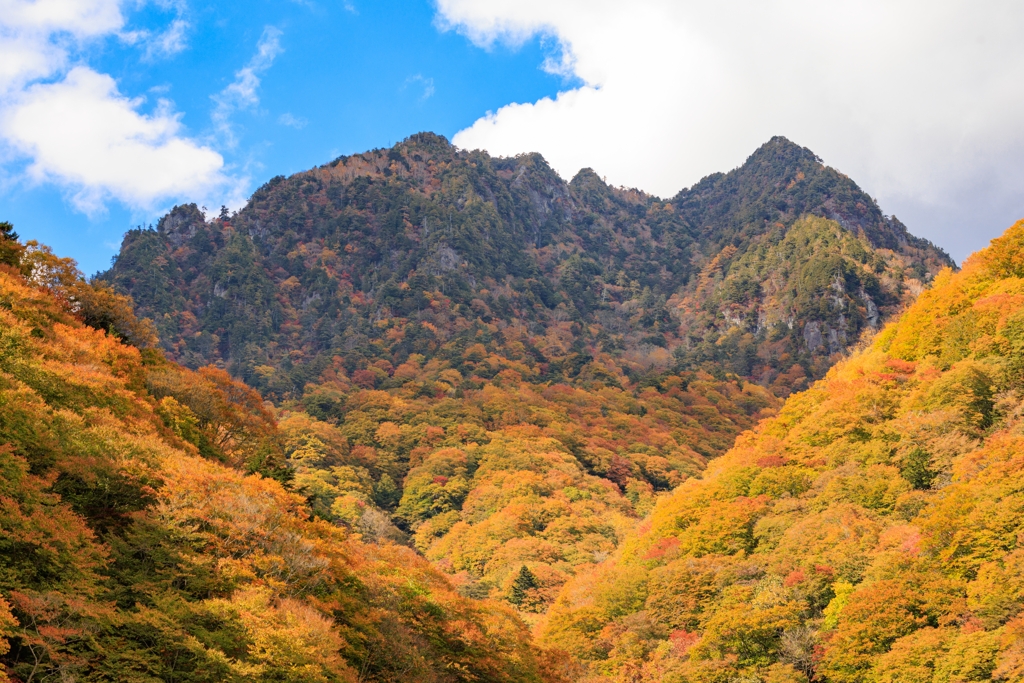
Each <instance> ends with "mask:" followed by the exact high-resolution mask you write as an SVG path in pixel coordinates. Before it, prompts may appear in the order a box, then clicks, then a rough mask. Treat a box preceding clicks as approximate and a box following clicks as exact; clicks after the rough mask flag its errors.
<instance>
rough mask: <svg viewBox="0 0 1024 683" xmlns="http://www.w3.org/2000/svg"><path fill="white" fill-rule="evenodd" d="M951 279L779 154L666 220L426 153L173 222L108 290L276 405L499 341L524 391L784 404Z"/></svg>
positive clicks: (530, 176)
mask: <svg viewBox="0 0 1024 683" xmlns="http://www.w3.org/2000/svg"><path fill="white" fill-rule="evenodd" d="M807 216H818V217H820V218H823V219H825V220H817V221H815V220H809V219H805V220H803V222H801V219H804V218H805V217H807ZM795 224H799V225H801V233H800V236H799V237H796V236H794V235H793V234H792V227H793V226H794V225H795ZM796 242H799V244H796ZM794 259H795V260H794ZM779 262H784V263H786V264H787V266H788V268H787V269H782V270H780V269H779V268H777V267H776V265H777V264H778V263H779ZM950 264H951V262H950V261H949V259H948V257H947V256H946V255H945V254H944V253H942V252H941V251H940V250H937V249H936V248H935V247H933V246H932V245H930V244H929V243H927V242H925V241H923V240H919V239H917V238H914V237H912V236H910V235H908V234H907V232H906V229H905V228H904V227H903V226H902V224H900V223H899V221H897V220H895V219H889V218H886V217H885V216H884V215H883V214H882V213H881V211H880V210H879V208H878V206H877V205H876V204H875V203H874V201H873V200H871V198H870V197H868V196H867V195H866V194H864V193H863V192H862V191H861V190H860V189H859V188H858V187H857V186H856V185H855V184H854V183H853V182H852V181H851V180H850V179H849V178H846V177H845V176H843V175H841V174H840V173H838V172H836V171H834V170H833V169H830V168H827V167H825V166H823V165H822V164H821V162H820V161H819V160H818V159H817V158H816V157H815V156H814V155H813V154H812V153H811V152H810V151H808V150H806V149H803V148H801V147H798V146H796V145H794V144H792V143H791V142H789V141H788V140H785V139H784V138H774V139H772V140H771V141H770V142H768V143H767V144H765V145H764V146H763V147H761V148H760V149H758V150H757V151H756V152H755V153H754V154H753V155H751V157H750V159H748V161H747V162H746V163H745V164H744V165H743V166H742V167H741V168H739V169H736V170H734V171H732V172H730V173H728V174H724V175H722V174H719V175H715V176H711V177H709V178H706V179H705V180H703V181H701V182H700V183H699V184H697V185H696V186H694V187H693V188H691V189H690V190H685V191H683V192H681V193H680V194H679V195H677V196H676V197H674V198H672V199H671V200H669V201H661V200H658V199H656V198H654V197H650V196H648V195H645V194H643V193H641V192H638V191H636V190H626V189H621V188H620V189H616V188H612V187H609V186H607V185H606V184H605V183H604V182H603V181H602V180H601V179H600V178H599V177H598V176H597V175H596V174H595V173H594V172H593V171H590V170H589V169H586V170H583V171H580V173H579V174H578V175H577V176H576V177H575V178H573V180H572V181H571V182H569V183H566V182H564V181H563V180H561V179H560V178H559V177H558V176H557V175H556V174H555V173H554V172H553V171H552V170H551V169H550V167H548V166H547V164H546V163H545V162H544V160H543V159H542V158H541V157H540V156H539V155H536V154H533V155H523V156H520V157H516V158H509V159H496V158H492V157H490V156H488V155H486V154H485V153H482V152H466V151H462V150H458V149H456V148H454V147H452V146H451V145H450V144H448V142H447V141H446V140H445V139H444V138H441V137H438V136H435V135H431V134H420V135H415V136H412V137H411V138H409V139H408V140H406V141H404V142H402V143H399V144H398V145H396V146H395V147H394V148H392V149H388V150H375V151H372V152H367V153H365V154H361V155H356V156H352V157H343V158H340V159H338V160H336V161H335V162H333V163H331V164H328V165H326V166H322V167H320V168H316V169H313V170H311V171H308V172H305V173H299V174H296V175H294V176H291V177H289V178H283V177H278V178H274V179H273V180H271V181H270V182H269V183H267V184H266V185H264V186H263V187H262V188H260V189H259V190H258V191H257V192H256V193H255V194H254V195H253V197H252V199H251V200H250V201H249V203H248V204H247V205H246V206H245V207H244V208H243V209H242V210H241V211H240V212H238V214H236V215H233V216H229V215H228V214H227V213H226V212H224V213H223V214H222V215H221V217H220V218H217V219H214V220H212V221H206V220H204V217H203V215H202V214H201V213H200V212H199V210H198V209H197V208H196V207H195V206H194V205H190V206H182V207H176V208H175V209H174V210H173V211H172V212H171V213H170V214H168V215H167V216H165V217H164V218H163V219H161V221H160V222H159V224H158V226H157V229H156V230H143V229H139V230H134V231H131V232H129V233H128V234H127V235H126V237H125V241H124V244H123V245H122V249H121V253H120V254H119V256H118V258H117V260H116V262H115V264H114V266H113V267H112V268H111V270H110V271H108V272H107V273H106V274H104V275H103V276H102V277H103V279H105V280H107V281H109V282H111V283H113V284H114V285H115V286H116V287H117V288H118V289H120V290H121V291H124V292H126V293H129V294H131V295H132V296H133V298H134V299H135V301H136V303H137V305H138V312H139V314H140V316H142V317H148V318H151V319H152V320H153V321H154V322H155V323H156V326H157V328H158V329H159V332H160V338H161V340H162V344H163V346H164V348H165V349H166V350H167V352H168V353H169V354H170V355H171V357H172V358H174V359H176V360H180V361H181V362H183V363H185V364H186V365H188V366H189V367H198V366H200V365H205V364H209V363H218V364H221V365H223V366H224V367H228V368H229V369H230V370H231V372H232V374H234V375H235V376H237V377H241V378H243V379H244V380H245V381H246V382H247V383H249V384H250V385H251V386H254V387H256V388H258V389H260V390H262V391H264V392H267V393H269V394H270V395H272V396H274V397H277V398H283V397H288V396H291V397H297V396H300V395H301V394H302V392H303V391H304V388H305V386H306V385H307V383H309V382H316V381H317V379H318V377H319V376H320V374H321V373H322V372H323V371H324V370H325V369H326V368H328V367H329V366H330V365H331V363H332V359H333V358H334V357H336V356H337V357H340V358H341V359H342V360H343V363H344V365H345V369H346V371H347V372H348V373H353V372H355V371H358V370H365V369H367V368H368V367H369V366H373V365H374V364H375V363H380V362H386V363H388V364H389V365H390V366H391V367H397V366H398V365H400V364H401V363H403V362H405V360H406V359H407V358H408V357H409V355H410V354H421V355H423V356H425V357H426V358H428V359H430V358H433V357H435V356H436V355H438V354H441V355H442V356H443V355H444V351H445V349H447V348H450V346H451V345H452V344H455V345H458V344H460V343H462V341H461V340H473V339H474V337H475V336H476V335H478V334H479V333H480V332H481V331H486V330H488V328H490V327H494V326H496V328H497V329H496V330H494V332H497V334H494V335H493V336H494V339H493V340H492V341H490V342H486V343H485V348H486V350H487V351H488V352H496V353H498V354H499V355H503V356H506V357H508V358H510V359H512V360H515V361H516V362H518V363H520V364H522V365H524V366H526V367H527V368H529V369H530V370H531V371H532V374H533V376H532V377H531V381H540V382H547V381H565V380H574V379H575V378H577V377H578V376H579V375H580V374H581V373H583V372H585V369H586V368H587V366H588V363H590V362H592V361H593V359H594V357H595V356H596V355H598V354H604V355H605V356H606V357H607V358H606V360H605V361H604V362H605V363H606V364H607V363H608V362H611V363H612V364H613V365H615V366H617V367H619V368H621V370H622V371H624V372H625V373H627V374H628V375H629V376H630V377H636V376H639V375H642V374H644V373H645V372H648V371H650V370H651V369H654V370H664V369H667V368H670V367H674V368H675V369H676V370H677V371H678V370H695V369H698V368H700V369H703V370H705V371H708V372H710V373H712V374H714V375H716V376H721V375H722V373H723V372H727V373H733V374H736V375H738V376H740V377H744V378H748V379H752V380H754V381H757V382H759V383H761V384H763V385H765V386H772V387H773V390H774V391H775V392H776V393H777V394H779V395H785V394H787V393H788V392H789V391H790V390H791V389H793V388H801V386H802V385H801V382H802V381H804V378H805V377H819V376H821V375H822V374H823V373H824V371H825V369H827V367H828V365H829V364H830V363H831V362H833V359H834V358H835V357H836V354H837V353H840V352H842V351H844V350H845V349H846V348H848V347H849V345H850V344H852V343H854V342H855V341H856V339H857V338H858V336H859V334H860V333H861V332H862V331H863V330H864V329H866V328H869V327H873V326H876V325H877V324H878V322H879V321H880V320H884V319H885V318H886V317H887V316H888V315H891V314H892V312H893V311H895V310H896V309H898V308H899V307H900V305H902V303H903V302H904V301H905V300H906V298H907V296H908V295H913V294H916V293H917V292H918V291H920V289H921V288H922V286H923V284H924V283H926V282H927V281H928V280H929V278H930V277H932V276H933V275H934V274H935V273H936V272H938V270H939V268H941V267H943V266H945V265H950ZM823 302H824V303H823ZM566 323H568V324H567V325H566ZM563 328H564V330H563ZM510 332H511V333H514V334H515V335H516V336H517V337H519V338H521V340H522V341H523V342H524V347H523V349H522V350H521V351H518V352H517V351H515V350H513V349H510V348H508V347H507V346H506V345H504V344H503V340H502V336H503V335H506V334H509V333H510ZM492 334H493V333H492Z"/></svg>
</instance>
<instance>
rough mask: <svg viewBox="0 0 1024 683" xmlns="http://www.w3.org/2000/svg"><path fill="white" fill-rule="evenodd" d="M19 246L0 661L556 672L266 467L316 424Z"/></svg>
mask: <svg viewBox="0 0 1024 683" xmlns="http://www.w3.org/2000/svg"><path fill="white" fill-rule="evenodd" d="M4 239H7V238H6V237H5V238H4ZM17 246H18V248H17V249H15V248H13V247H12V248H10V249H9V250H8V252H7V253H10V254H13V257H12V258H11V259H10V260H9V261H8V262H6V263H5V264H4V265H0V680H3V681H8V680H10V681H20V682H23V683H36V682H39V681H51V680H62V681H72V680H73V681H118V682H124V681H136V682H140V683H141V682H143V681H154V682H155V681H178V682H185V681H278V682H280V681H293V682H298V681H309V682H314V681H315V682H325V681H357V680H358V681H396V682H397V681H409V680H417V681H540V680H559V674H558V671H559V670H561V669H564V666H560V665H558V663H557V661H556V660H554V659H552V658H550V657H548V656H546V655H543V656H542V654H541V653H539V652H538V651H536V650H535V649H532V648H531V646H530V644H529V643H530V639H529V636H528V634H527V632H526V630H525V627H524V626H523V624H522V622H521V621H520V620H519V619H518V618H517V617H516V616H515V615H514V613H513V612H512V611H511V610H510V609H509V608H506V607H503V606H502V603H482V602H476V601H473V600H469V599H467V598H465V597H462V596H460V595H459V594H458V593H457V592H456V591H455V590H454V589H453V588H452V587H451V585H450V583H449V582H448V581H447V580H446V579H445V578H444V577H443V575H442V574H440V573H439V572H438V571H437V570H435V569H434V568H432V567H431V566H430V564H429V563H428V562H427V561H426V560H424V559H423V558H421V557H420V556H418V555H417V554H416V553H415V552H414V551H413V550H411V549H409V548H407V547H404V546H401V545H396V544H393V543H386V542H385V543H379V544H369V543H366V542H364V541H363V540H360V536H359V535H358V534H356V533H354V532H353V531H352V530H351V528H350V527H347V526H345V525H339V524H331V523H329V522H327V521H325V520H324V519H322V518H319V517H315V516H312V515H311V514H310V512H309V509H308V507H307V499H306V498H305V497H304V496H300V495H297V494H296V493H294V492H292V491H289V490H288V489H287V488H286V487H285V486H284V485H282V483H281V482H280V481H278V480H285V481H287V480H289V479H292V478H298V477H299V476H301V471H300V472H299V473H298V474H297V473H296V469H298V468H293V467H289V466H288V465H287V461H288V459H294V460H301V459H302V458H303V457H305V456H309V457H312V455H310V454H311V453H314V452H315V451H316V449H317V448H321V450H323V451H324V452H328V451H329V448H328V445H329V443H328V444H325V443H324V442H323V441H318V440H317V435H318V434H320V435H323V434H324V433H325V430H324V427H325V425H323V424H322V423H318V422H317V421H315V420H313V419H312V418H309V417H308V416H303V415H302V414H298V413H296V414H293V415H291V416H290V417H289V418H288V420H286V422H287V425H283V426H282V427H280V428H279V427H278V425H277V422H276V419H275V416H274V414H273V411H272V409H271V408H270V407H269V406H267V405H265V404H264V403H263V401H262V399H261V397H260V396H259V395H258V394H257V393H256V392H255V391H254V390H252V389H251V388H249V387H246V386H245V385H243V384H241V383H239V382H237V381H236V380H233V379H232V378H231V377H230V376H229V375H228V374H227V373H226V372H224V371H223V370H218V369H215V368H209V367H206V368H201V369H200V370H199V371H197V372H193V371H191V370H187V369H185V368H183V367H181V366H178V365H176V364H174V363H171V362H169V361H167V360H165V359H164V357H163V355H162V353H161V352H159V351H156V350H154V349H146V348H142V349H140V348H137V347H135V346H130V345H128V344H126V343H124V342H123V341H121V340H119V337H120V338H121V339H123V340H124V341H135V342H138V343H139V345H140V346H143V347H145V346H146V344H145V342H146V340H145V339H141V340H140V339H138V338H132V334H134V333H132V332H130V331H131V330H135V331H138V330H144V329H145V325H143V324H141V323H139V322H138V321H136V320H134V317H130V318H129V317H128V316H129V315H130V302H128V303H129V309H128V312H127V313H126V312H125V310H124V309H123V306H122V304H124V302H125V300H124V299H123V297H121V295H115V294H114V293H113V292H111V291H109V290H107V289H104V288H103V287H102V286H100V287H98V288H96V287H94V286H93V285H90V284H89V283H87V282H85V281H84V280H83V279H82V278H81V276H80V274H78V273H77V271H76V270H75V269H74V265H73V263H71V262H69V261H67V260H61V259H57V258H56V257H54V256H53V255H52V254H50V253H49V252H48V251H46V250H45V249H42V248H40V247H38V246H33V245H28V248H27V249H26V248H25V247H24V245H17ZM90 290H92V293H91V294H90V293H89V291H90ZM119 297H121V298H119ZM85 322H89V323H90V325H91V326H89V325H86V324H85ZM119 330H120V332H119ZM125 330H127V332H125ZM331 429H333V428H331ZM325 438H326V439H327V442H330V438H329V433H328V436H327V437H325ZM318 444H319V445H318ZM343 450H344V449H343ZM349 455H350V454H349V453H348V452H347V451H346V452H344V453H340V454H338V456H339V459H338V462H336V463H335V465H336V466H337V467H340V468H343V467H347V466H350V461H349V460H348V456H349Z"/></svg>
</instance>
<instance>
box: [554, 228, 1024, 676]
mask: <svg viewBox="0 0 1024 683" xmlns="http://www.w3.org/2000/svg"><path fill="white" fill-rule="evenodd" d="M1022 370H1024V221H1021V222H1019V223H1017V224H1016V225H1014V226H1013V227H1012V228H1010V229H1009V230H1008V231H1007V232H1006V233H1005V234H1004V235H1003V236H1002V237H1000V238H998V239H996V240H994V241H993V243H992V245H991V246H990V247H989V248H988V249H986V250H984V251H982V252H979V253H978V254H975V255H974V256H972V257H971V258H970V259H969V260H968V261H967V262H966V264H965V265H964V268H963V271H962V272H960V273H956V274H954V273H952V272H951V271H945V272H943V273H942V274H941V275H940V276H938V277H937V278H936V280H935V283H934V286H933V287H932V288H931V289H930V290H928V291H926V292H924V293H923V294H922V295H921V296H920V298H919V299H918V300H917V301H916V303H914V304H913V305H912V306H911V307H910V308H909V310H907V312H906V313H905V314H904V315H902V317H901V318H900V319H899V320H898V321H897V322H895V323H892V324H890V325H889V326H888V327H887V328H886V329H885V330H884V331H883V332H882V333H881V334H879V335H878V337H877V338H876V340H875V341H874V343H873V345H872V346H871V347H870V348H868V349H866V350H864V351H862V352H859V353H857V354H855V355H854V356H853V357H852V358H850V359H849V360H846V361H843V362H841V363H840V364H838V365H837V366H836V367H834V368H833V369H832V370H831V371H830V372H829V374H828V376H827V377H826V378H825V379H824V380H822V381H820V382H818V383H817V384H815V385H814V386H813V387H812V388H811V389H809V390H808V391H806V392H804V393H801V394H796V395H794V396H791V397H790V398H789V399H788V400H787V402H786V404H785V406H784V407H783V409H782V410H781V412H780V413H779V415H778V416H777V417H774V418H771V419H768V420H766V421H764V422H762V423H761V424H760V425H758V427H757V428H756V429H755V430H753V431H752V432H749V433H747V434H744V435H743V436H741V437H740V438H739V439H738V440H737V443H736V445H735V446H734V447H733V448H732V449H731V450H730V451H729V452H728V453H727V454H725V455H724V456H722V457H721V458H718V459H716V460H714V461H713V462H712V463H711V464H710V465H709V466H708V469H707V470H706V472H705V473H704V474H703V475H702V476H701V477H700V478H693V479H690V480H688V481H687V482H684V483H683V484H682V485H681V486H680V487H679V488H677V489H676V490H675V491H673V493H672V494H671V496H668V497H666V498H664V499H662V500H660V501H659V502H658V504H657V506H656V507H655V509H654V511H653V513H652V514H651V515H650V517H649V518H648V519H646V520H645V521H644V522H643V524H642V525H640V527H639V529H638V530H637V532H636V533H635V534H634V535H633V536H632V537H631V538H630V539H629V540H627V541H626V542H625V543H623V545H622V546H621V548H620V550H619V552H618V553H617V554H616V555H615V556H614V557H613V558H612V559H610V560H609V561H607V562H606V563H603V564H602V565H599V566H598V567H596V568H595V569H594V570H593V571H591V572H590V573H587V574H585V575H584V574H581V575H578V576H577V577H576V578H574V579H573V580H572V581H570V582H569V583H568V584H567V585H566V586H565V588H564V589H563V591H562V592H561V594H560V596H559V598H558V599H557V601H556V602H555V604H554V606H553V608H552V610H551V611H550V612H549V615H548V618H547V620H546V622H545V623H544V624H543V628H542V631H543V634H544V640H545V641H546V642H547V643H548V644H549V645H557V646H559V647H563V648H566V649H567V650H569V651H570V652H572V654H573V655H574V656H575V657H577V658H579V659H580V660H581V661H583V662H585V663H586V665H587V670H588V674H587V675H586V676H584V680H587V681H594V682H597V681H619V680H629V681H636V682H640V681H680V682H681V681H693V682H695V683H696V682H697V681H700V682H706V681H736V680H751V681H753V680H758V681H773V682H776V681H778V682H782V681H787V682H792V683H797V682H799V681H802V682H806V681H827V682H829V683H854V682H859V681H885V682H889V681H892V682H896V681H899V682H901V683H905V682H907V681H914V682H918V681H920V682H939V681H982V680H999V681H1019V680H1022V679H1024V616H1022V615H1024V580H1022V577H1024V547H1022V543H1024V455H1022V454H1024V383H1022V381H1024V374H1022Z"/></svg>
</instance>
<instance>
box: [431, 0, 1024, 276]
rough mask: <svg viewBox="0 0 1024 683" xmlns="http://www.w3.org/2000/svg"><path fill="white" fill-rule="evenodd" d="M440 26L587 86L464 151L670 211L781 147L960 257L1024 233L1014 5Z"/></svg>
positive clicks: (678, 9) (454, 7) (545, 13)
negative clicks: (530, 46) (517, 161)
mask: <svg viewBox="0 0 1024 683" xmlns="http://www.w3.org/2000/svg"><path fill="white" fill-rule="evenodd" d="M438 16H439V20H440V23H441V24H442V25H443V26H447V27H451V28H455V29H456V30H458V31H460V32H462V33H464V34H465V35H467V36H468V37H469V38H470V39H471V40H473V41H474V42H476V43H477V44H479V45H481V46H484V47H486V46H489V45H491V44H493V43H494V42H496V41H500V42H506V43H511V44H516V43H520V42H522V41H524V40H527V39H529V38H530V37H532V36H535V35H538V34H540V35H544V36H549V37H551V38H554V39H556V40H558V41H559V42H560V43H561V45H562V47H563V51H562V59H561V60H552V61H549V62H548V63H546V64H545V67H544V68H546V69H547V70H549V71H553V72H558V73H564V74H570V75H572V76H575V77H577V78H578V79H579V80H580V81H582V85H580V87H577V88H574V89H571V90H568V91H566V92H562V93H560V94H559V95H558V96H557V97H555V98H544V99H541V100H539V101H537V102H525V103H515V104H510V105H508V106H506V107H503V108H501V109H499V110H498V111H497V112H495V113H493V114H490V115H488V116H485V117H484V118H481V119H480V120H478V121H477V122H476V123H475V124H474V125H472V126H471V127H470V128H467V129H466V130H463V131H460V132H459V133H458V134H457V135H456V136H455V138H454V142H455V143H456V144H458V145H459V146H462V147H467V148H477V147H479V148H484V149H488V150H489V151H491V152H492V153H496V154H514V153H518V152H523V151H540V152H542V153H543V154H544V155H545V157H547V158H548V160H549V161H550V162H551V163H552V165H553V166H554V167H555V168H556V169H557V170H558V171H559V172H560V173H561V174H563V175H565V176H572V175H573V174H574V173H575V172H576V171H577V170H578V169H579V168H581V167H584V166H591V167H593V168H595V169H596V170H598V171H599V172H600V173H602V174H606V175H607V176H608V179H609V181H610V182H612V183H614V184H623V185H631V186H638V187H641V188H643V189H645V190H648V191H650V192H653V193H655V194H658V195H661V196H671V195H673V194H674V193H675V192H677V191H678V190H679V189H681V188H683V187H684V186H689V185H691V184H693V183H694V182H695V181H697V180H698V179H700V178H701V177H702V176H704V175H706V174H708V173H711V172H714V171H719V170H727V169H729V168H731V167H734V166H736V165H738V164H740V163H742V161H743V159H744V158H745V157H746V155H748V154H749V153H750V152H751V151H753V149H755V148H756V147H757V146H758V145H759V144H761V143H763V142H765V141H766V140H768V138H770V137H771V136H772V135H776V134H782V135H786V136H787V137H789V138H790V139H792V140H794V141H795V142H797V143H799V144H802V145H806V146H808V147H810V148H811V149H812V150H814V151H815V152H817V153H818V154H819V155H821V156H822V157H823V158H824V159H825V161H826V163H829V164H831V165H833V166H835V167H837V168H839V169H841V170H842V171H844V172H846V173H848V174H850V175H851V177H853V178H854V179H855V180H857V181H858V182H860V183H861V184H862V185H863V186H864V187H865V188H866V189H867V190H869V191H870V192H872V193H874V194H876V195H877V196H878V197H879V200H880V201H881V203H882V205H883V208H884V209H886V210H888V211H892V212H895V213H897V214H900V215H901V216H902V217H903V218H904V220H907V222H908V223H909V224H910V227H911V229H912V230H913V231H915V232H917V233H918V234H924V235H925V236H928V237H931V238H932V239H935V240H936V241H938V242H940V243H941V244H943V245H945V246H947V247H949V248H951V250H952V251H953V252H954V254H955V255H956V256H958V257H960V256H963V255H964V253H966V251H967V250H968V249H974V248H977V247H979V246H982V243H983V241H984V239H987V238H989V237H992V236H994V234H996V233H997V232H999V231H1000V230H1001V229H1002V228H1004V227H1006V225H1008V222H1009V221H1010V220H1013V219H1015V218H1019V217H1021V216H1024V126H1021V125H1020V121H1022V120H1024V85H1022V83H1024V41H1021V40H1020V35H1021V31H1022V29H1024V4H1022V3H1020V2H1019V1H1016V0H992V1H990V2H986V3H971V2H966V1H962V0H930V1H929V0H865V1H864V2H858V3H821V2H817V1H816V0H778V1H776V2H770V3H766V2H761V1H759V0H725V1H723V2H715V3H700V2H680V1H679V0H632V1H631V2H621V1H612V0H488V1H487V2H484V1H482V0H438ZM1018 214H1019V215H1018ZM908 219H910V220H908ZM972 223H973V225H972ZM979 224H980V225H983V226H984V227H983V229H978V227H975V226H978V225H979ZM968 226H971V229H970V230H967V228H968Z"/></svg>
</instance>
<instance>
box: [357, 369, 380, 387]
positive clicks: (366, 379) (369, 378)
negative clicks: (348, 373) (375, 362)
mask: <svg viewBox="0 0 1024 683" xmlns="http://www.w3.org/2000/svg"><path fill="white" fill-rule="evenodd" d="M352 382H353V383H354V384H356V385H358V386H360V387H362V388H364V389H373V388H374V387H375V386H377V375H375V374H373V372H371V371H369V370H356V371H355V372H353V373H352Z"/></svg>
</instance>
